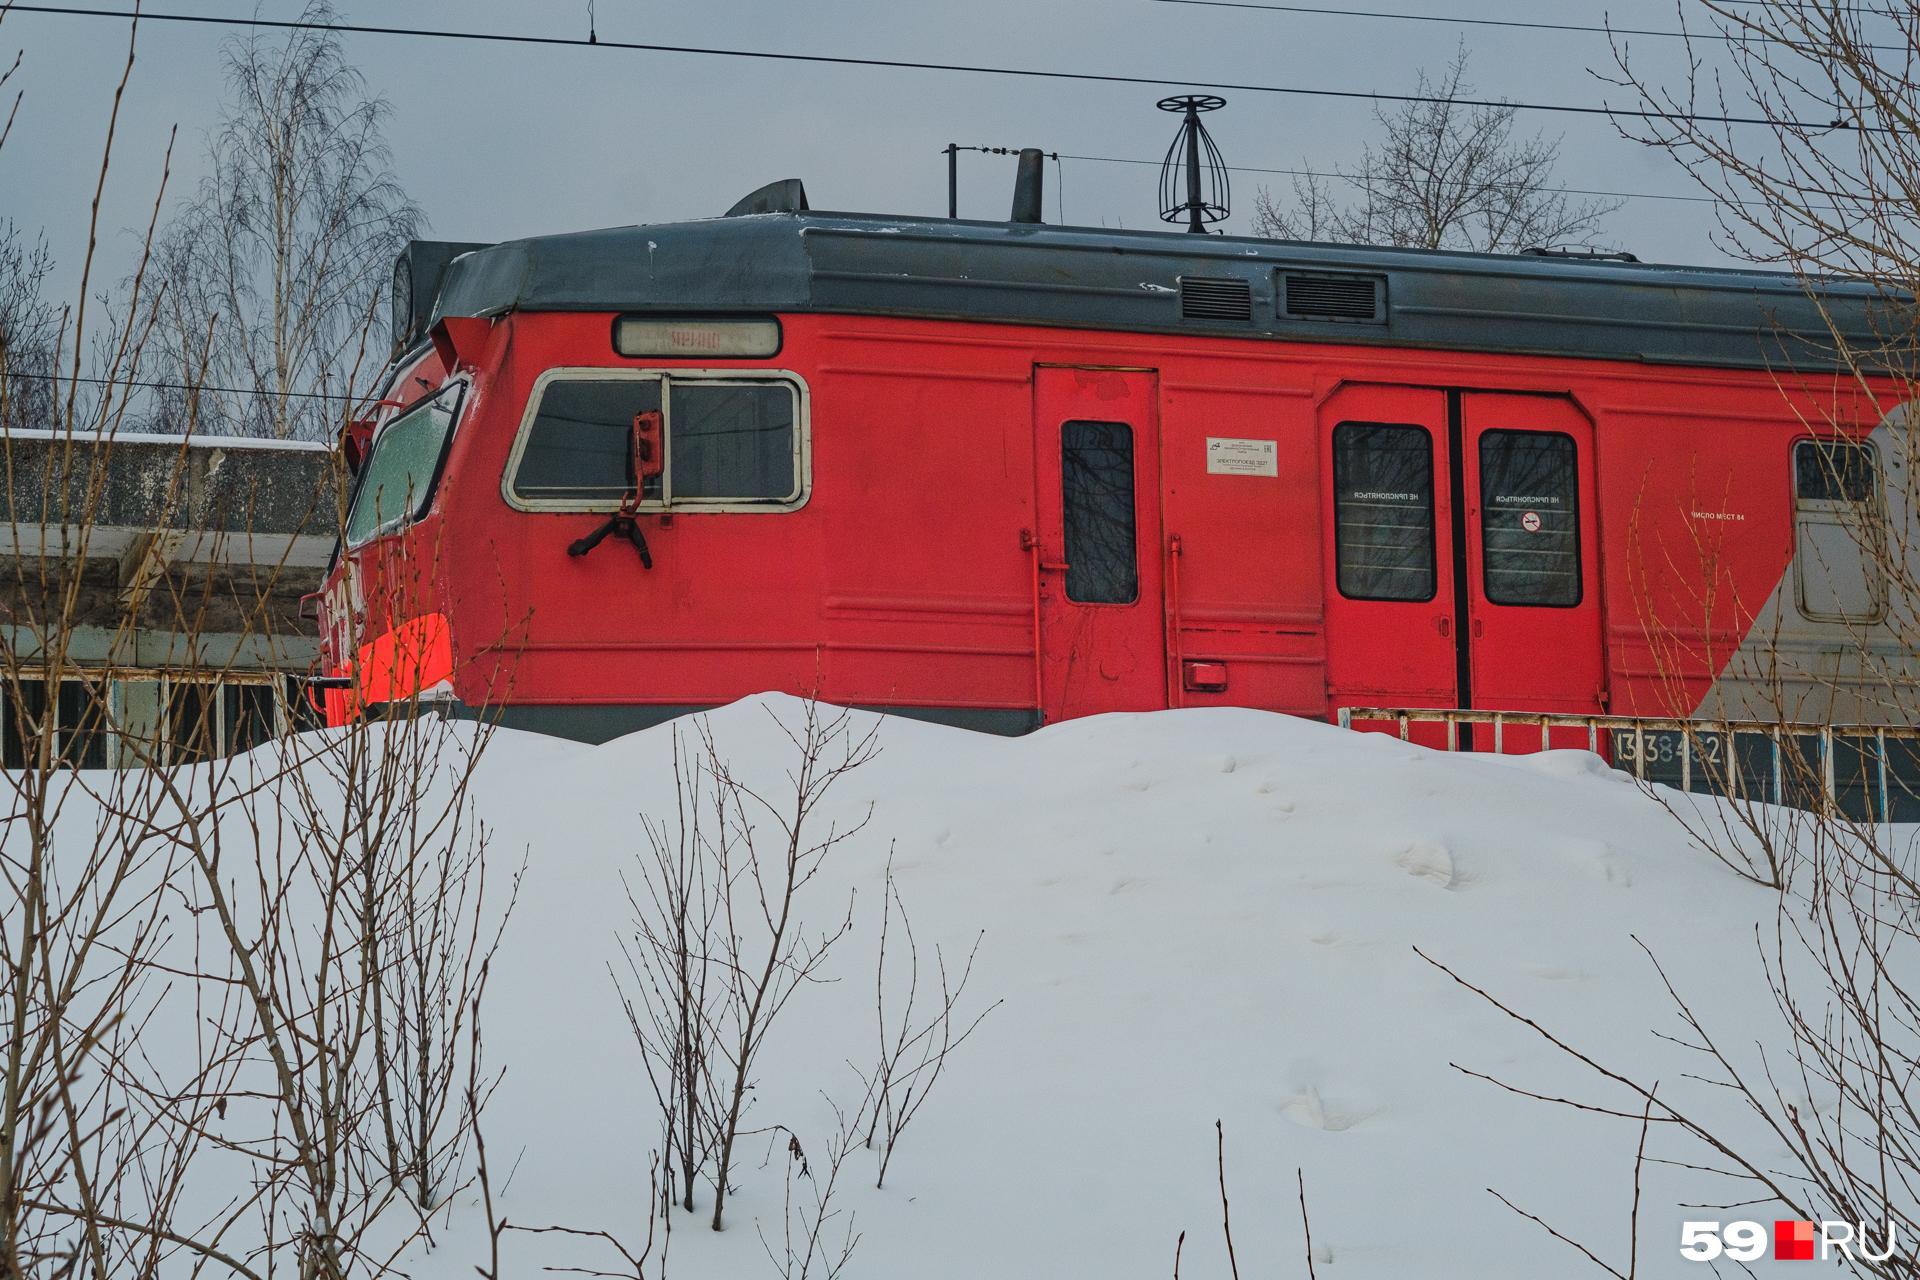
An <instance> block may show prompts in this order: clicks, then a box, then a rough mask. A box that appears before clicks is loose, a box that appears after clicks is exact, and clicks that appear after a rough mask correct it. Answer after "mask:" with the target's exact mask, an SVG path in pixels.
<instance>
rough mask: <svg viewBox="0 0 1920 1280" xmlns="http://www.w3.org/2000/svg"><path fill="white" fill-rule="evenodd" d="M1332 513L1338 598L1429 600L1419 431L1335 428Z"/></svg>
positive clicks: (1431, 572)
mask: <svg viewBox="0 0 1920 1280" xmlns="http://www.w3.org/2000/svg"><path fill="white" fill-rule="evenodd" d="M1333 506H1334V534H1333V537H1334V558H1335V562H1336V565H1337V568H1338V572H1337V575H1336V576H1337V579H1338V582H1339V585H1340V594H1341V595H1343V596H1346V597H1347V598H1348V599H1349V600H1431V599H1433V594H1434V590H1435V576H1436V574H1435V568H1434V534H1433V437H1432V436H1430V435H1429V434H1427V430H1426V428H1425V427H1416V426H1400V425H1392V424H1386V423H1375V422H1343V423H1341V424H1340V425H1339V426H1337V427H1335V428H1334V429H1333Z"/></svg>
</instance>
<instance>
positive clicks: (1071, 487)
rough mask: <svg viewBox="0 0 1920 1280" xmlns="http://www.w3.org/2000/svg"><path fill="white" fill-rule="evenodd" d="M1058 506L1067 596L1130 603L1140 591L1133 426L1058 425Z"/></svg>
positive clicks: (1086, 600)
mask: <svg viewBox="0 0 1920 1280" xmlns="http://www.w3.org/2000/svg"><path fill="white" fill-rule="evenodd" d="M1060 510H1061V525H1062V532H1063V534H1064V540H1065V544H1066V553H1067V599H1069V600H1072V601H1074V602H1076V603H1078V604H1132V603H1133V602H1134V600H1135V599H1136V598H1138V596H1139V594H1140V569H1139V564H1138V562H1137V557H1136V552H1135V546H1136V540H1135V535H1134V516H1133V428H1132V427H1129V426H1128V425H1126V424H1125V423H1124V422H1065V423H1062V424H1061V425H1060Z"/></svg>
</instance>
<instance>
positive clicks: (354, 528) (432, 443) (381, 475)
mask: <svg viewBox="0 0 1920 1280" xmlns="http://www.w3.org/2000/svg"><path fill="white" fill-rule="evenodd" d="M465 389H466V388H465V385H464V384H461V383H456V384H454V385H453V386H450V387H447V388H445V389H443V390H441V391H440V392H439V393H438V394H436V395H434V396H433V397H432V398H431V399H428V400H425V401H423V402H422V403H420V404H419V405H417V406H415V407H414V408H412V409H409V410H408V411H407V412H405V413H403V414H401V415H400V416H399V417H397V418H395V419H393V420H392V421H390V422H388V423H387V425H386V426H385V427H384V428H382V429H381V432H380V434H379V436H378V437H376V438H375V439H374V442H373V454H372V456H371V457H369V458H368V459H367V464H366V466H365V467H364V468H363V469H362V470H361V472H360V483H359V486H358V487H357V488H356V489H355V490H354V495H353V508H352V510H351V511H349V512H348V513H347V545H348V546H350V547H357V546H359V545H360V544H361V543H363V542H366V541H367V540H369V539H371V538H374V537H377V536H378V535H380V534H382V533H386V532H388V531H389V530H392V529H397V528H399V527H400V526H401V525H403V524H406V523H407V522H408V521H410V520H413V519H416V518H417V517H418V516H419V515H420V514H421V513H422V512H424V511H425V510H426V509H427V504H428V503H429V502H431V501H432V500H433V485H434V481H435V479H436V478H437V477H438V476H439V473H440V461H441V459H442V457H444V456H445V454H446V448H447V437H448V436H449V435H450V434H451V432H452V428H453V420H454V418H455V416H456V415H457V414H458V413H459V409H460V396H461V394H462V393H463V392H464V391H465Z"/></svg>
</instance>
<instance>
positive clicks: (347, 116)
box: [152, 0, 420, 439]
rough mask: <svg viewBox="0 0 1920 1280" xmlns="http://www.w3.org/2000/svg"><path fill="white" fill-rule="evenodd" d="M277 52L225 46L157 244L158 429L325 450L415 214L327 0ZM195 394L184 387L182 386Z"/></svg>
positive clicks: (315, 0) (249, 42)
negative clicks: (221, 86) (189, 193)
mask: <svg viewBox="0 0 1920 1280" xmlns="http://www.w3.org/2000/svg"><path fill="white" fill-rule="evenodd" d="M300 21H301V22H302V23H303V24H310V25H306V26H303V27H302V28H300V29H298V30H294V31H291V32H290V33H288V34H287V36H286V38H285V40H284V41H283V42H278V43H276V42H273V41H270V40H269V39H267V38H266V37H265V36H263V35H261V34H260V33H258V32H250V33H249V34H248V35H245V36H242V37H239V38H237V39H235V40H233V41H231V42H229V43H228V44H227V45H226V46H225V53H226V66H227V85H228V95H229V96H228V99H227V103H226V108H225V113H224V118H223V120H222V123H221V126H220V128H219V130H218V131H217V132H216V133H215V134H214V136H213V138H212V139H211V141H210V145H209V148H208V156H207V160H208V165H209V172H208V174H207V177H206V178H205V180H204V181H203V182H202V184H201V187H200V191H199V194H198V196H197V197H196V198H195V199H194V201H193V202H192V203H191V204H189V205H188V206H187V207H186V208H184V209H183V210H181V211H180V213H179V214H178V215H177V216H176V217H175V218H174V220H173V222H172V223H171V224H170V225H169V227H168V228H167V232H166V234H165V236H164V237H163V238H162V241H161V244H160V248H159V254H158V258H159V263H158V270H159V273H160V275H161V278H162V280H163V281H164V288H163V289H162V290H160V291H159V293H158V295H157V297H156V300H155V302H154V318H155V320H156V322H157V329H158V334H159V335H160V343H159V344H158V345H157V346H156V350H155V352H154V354H153V357H152V366H153V367H155V368H157V369H159V370H160V371H161V374H162V376H159V377H158V378H157V379H156V380H157V381H161V382H166V383H171V384H174V385H173V387H172V388H171V389H167V390H161V391H158V392H156V394H155V397H154V401H153V415H152V416H153V419H154V423H155V425H157V426H160V427H164V428H167V429H177V428H178V425H179V423H180V422H181V421H182V420H183V419H184V417H185V416H186V415H188V414H190V413H191V414H194V415H196V416H197V425H198V426H199V429H201V430H204V431H212V432H224V433H230V434H247V435H263V436H276V437H297V438H302V439H324V438H327V437H328V436H329V435H330V433H331V432H333V431H334V430H336V429H337V428H338V426H339V424H340V422H341V421H342V420H343V417H344V409H345V407H346V405H347V404H348V400H349V396H350V394H351V391H352V386H351V381H352V374H353V371H354V370H355V369H356V368H357V367H358V366H359V365H360V364H361V363H362V361H363V357H364V355H365V354H366V347H367V338H368V334H369V332H370V329H371V321H372V320H373V319H374V317H375V316H376V315H378V314H379V311H380V302H381V299H382V297H383V296H384V290H385V288H386V285H387V281H388V273H389V271H390V270H391V267H392V264H393V260H394V257H395V255H396V254H397V253H398V251H399V250H400V248H401V247H402V246H404V244H405V243H406V241H407V240H408V239H409V238H410V237H411V236H412V235H413V234H414V232H415V229H416V227H417V225H418V224H419V222H420V214H419V210H418V209H417V208H416V207H415V206H414V204H413V203H412V202H411V201H410V200H409V199H408V198H407V195H406V192H405V191H404V190H403V188H402V187H401V185H400V181H399V179H398V178H397V177H396V176H395V175H394V174H393V172H392V170H391V168H390V160H391V157H390V154H389V152H388V149H387V144H386V141H385V127H386V121H387V116H388V113H389V107H388V106H387V104H386V103H385V102H384V101H383V100H381V99H380V98H377V97H372V96H369V95H368V93H367V91H366V85H365V82H364V80H363V79H362V78H361V76H360V73H359V72H358V71H356V70H355V69H354V68H353V67H352V66H350V65H349V64H348V62H347V61H346V57H345V54H344V51H343V49H342V47H341V43H340V36H339V34H338V33H337V32H335V31H333V30H330V29H329V24H331V23H332V22H333V21H334V11H333V7H332V5H331V3H330V0H309V3H308V4H307V6H306V8H305V9H304V10H303V11H302V13H301V17H300ZM188 387H191V388H194V390H191V391H190V390H187V389H185V388H188Z"/></svg>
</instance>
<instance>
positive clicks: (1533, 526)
mask: <svg viewBox="0 0 1920 1280" xmlns="http://www.w3.org/2000/svg"><path fill="white" fill-rule="evenodd" d="M1520 527H1521V528H1522V529H1525V530H1526V531H1527V532H1528V533H1538V532H1540V513H1539V512H1538V511H1529V512H1527V513H1526V514H1525V515H1523V516H1521V517H1520Z"/></svg>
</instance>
